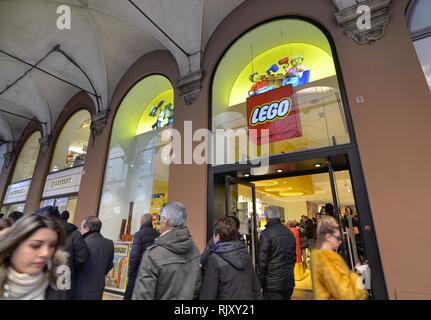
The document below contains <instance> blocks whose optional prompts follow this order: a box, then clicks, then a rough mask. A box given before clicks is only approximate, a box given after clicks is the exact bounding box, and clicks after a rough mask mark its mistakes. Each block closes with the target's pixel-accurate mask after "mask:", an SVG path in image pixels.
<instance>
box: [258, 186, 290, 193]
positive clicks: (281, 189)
mask: <svg viewBox="0 0 431 320" xmlns="http://www.w3.org/2000/svg"><path fill="white" fill-rule="evenodd" d="M290 190H293V188H292V187H286V186H285V187H270V188H265V191H268V192H279V191H290Z"/></svg>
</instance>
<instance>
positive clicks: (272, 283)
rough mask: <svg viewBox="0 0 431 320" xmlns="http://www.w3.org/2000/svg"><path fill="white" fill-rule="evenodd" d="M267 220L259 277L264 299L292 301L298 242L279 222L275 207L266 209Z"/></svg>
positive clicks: (261, 243)
mask: <svg viewBox="0 0 431 320" xmlns="http://www.w3.org/2000/svg"><path fill="white" fill-rule="evenodd" d="M265 216H266V219H267V221H268V223H267V224H266V228H265V230H264V231H263V232H262V234H261V235H260V239H259V261H258V275H259V280H260V282H261V285H262V288H263V298H264V299H265V300H290V297H291V296H292V293H293V288H294V287H295V278H294V273H293V271H294V268H295V263H296V241H295V237H294V235H293V233H292V232H291V231H290V230H289V229H288V228H286V227H285V226H284V225H283V224H282V223H281V220H280V210H279V208H278V207H276V206H269V207H267V208H266V209H265Z"/></svg>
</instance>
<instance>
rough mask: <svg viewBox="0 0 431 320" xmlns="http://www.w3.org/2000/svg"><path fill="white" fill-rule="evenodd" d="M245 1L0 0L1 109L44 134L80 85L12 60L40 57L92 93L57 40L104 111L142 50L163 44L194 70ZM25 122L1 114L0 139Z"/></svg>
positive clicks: (15, 133) (11, 137)
mask: <svg viewBox="0 0 431 320" xmlns="http://www.w3.org/2000/svg"><path fill="white" fill-rule="evenodd" d="M243 1H245V0H133V1H128V0H0V50H2V51H3V52H0V109H1V110H6V111H7V112H11V113H15V114H19V115H21V116H24V117H27V118H29V119H31V118H36V119H37V120H39V121H41V122H45V123H46V126H44V134H49V133H50V132H51V130H52V128H53V126H54V124H55V121H56V120H57V118H58V116H59V114H60V112H61V111H62V109H63V108H64V106H65V104H66V103H67V102H68V101H69V100H70V98H71V97H72V96H73V95H75V94H76V93H77V92H78V91H80V89H79V88H76V87H74V86H72V85H70V84H67V83H64V82H62V81H60V80H58V79H55V78H54V77H52V76H50V75H47V74H45V73H43V72H40V71H39V70H35V69H33V70H30V69H31V66H29V65H26V64H25V63H23V62H22V61H18V60H17V59H16V58H19V59H22V60H23V61H26V62H28V63H30V64H36V63H38V62H39V60H41V59H42V61H41V62H40V63H39V64H38V67H39V68H41V69H43V70H46V71H48V72H49V73H51V74H52V75H55V76H57V77H60V78H62V79H64V80H66V81H69V82H70V83H72V84H74V85H76V86H78V87H80V88H83V89H85V90H87V91H88V92H90V93H93V92H94V91H93V89H92V87H91V84H90V81H89V80H88V79H87V78H86V76H85V75H84V73H83V72H81V71H80V70H79V69H78V67H77V66H76V65H74V64H73V63H72V62H71V61H70V60H68V59H67V58H66V56H65V55H63V54H62V53H61V52H59V51H58V50H57V51H56V50H54V51H53V48H54V47H55V46H57V45H60V48H59V49H60V50H62V51H63V52H64V53H66V55H67V56H69V57H70V58H71V59H73V61H75V62H76V64H77V65H79V67H80V68H82V70H83V71H85V74H86V75H87V76H88V78H89V79H90V80H91V82H92V84H93V85H94V87H95V91H96V92H97V94H98V95H99V96H100V99H99V101H100V108H101V109H102V110H103V109H106V108H107V107H108V105H109V103H110V99H111V97H112V94H113V92H114V89H115V87H116V85H117V84H118V82H119V80H120V78H121V77H122V76H123V75H124V73H125V72H126V71H127V69H128V68H129V67H130V66H131V65H132V64H133V63H134V62H135V61H136V60H137V59H138V58H139V57H140V56H142V55H144V54H146V53H149V52H151V51H154V50H159V49H167V50H169V51H170V52H171V53H172V55H173V56H174V57H175V59H176V60H177V63H178V67H179V71H180V74H181V76H184V75H186V74H188V73H189V72H193V71H196V70H198V69H199V68H200V66H199V63H200V59H201V54H202V52H203V51H204V50H205V46H206V44H207V42H208V40H209V38H210V37H211V35H212V33H213V32H214V30H215V29H216V28H217V26H218V25H219V23H220V22H221V21H222V20H223V19H224V18H225V17H226V16H227V15H228V14H229V13H230V12H231V11H232V10H233V9H235V8H236V7H237V6H238V5H240V4H241V3H242V2H243ZM60 5H67V6H69V8H70V9H71V29H70V30H60V29H58V28H57V20H58V18H59V17H60V16H61V13H57V8H58V7H59V6H60ZM135 5H136V6H137V7H138V8H139V9H140V10H142V11H143V12H144V13H145V14H146V15H147V16H148V17H149V18H150V19H152V20H153V21H154V22H155V23H156V24H157V25H158V26H159V27H160V28H161V29H163V31H165V33H166V34H167V35H169V37H171V38H172V39H173V40H174V41H175V42H177V43H178V44H179V46H180V47H181V48H182V49H183V50H184V51H185V52H186V53H187V54H188V55H190V57H188V56H187V55H186V54H184V53H183V52H182V50H180V49H179V48H178V47H176V46H175V45H174V44H173V42H172V41H170V40H169V39H168V38H167V37H166V35H164V34H163V33H162V32H161V31H160V30H158V29H157V28H156V27H155V26H154V25H153V24H152V23H151V22H150V21H149V20H148V19H147V18H146V17H145V16H144V15H143V14H142V13H141V12H140V11H139V10H138V8H137V7H136V6H135ZM51 51H52V52H51ZM45 56H46V57H45ZM29 70H30V71H29ZM23 75H24V76H23ZM21 77H22V78H21ZM19 78H20V79H19ZM17 79H19V80H18V81H17ZM11 84H13V86H11V87H10V88H8V86H9V85H11ZM29 121H30V120H28V119H23V118H20V117H17V116H15V115H12V114H7V113H5V112H0V139H2V140H7V141H17V140H18V139H19V137H20V135H21V133H22V131H23V129H24V128H25V126H26V125H27V124H28V123H29Z"/></svg>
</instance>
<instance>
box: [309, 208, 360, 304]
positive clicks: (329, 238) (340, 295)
mask: <svg viewBox="0 0 431 320" xmlns="http://www.w3.org/2000/svg"><path fill="white" fill-rule="evenodd" d="M317 238H318V243H319V245H318V248H317V249H314V250H313V251H312V253H311V274H312V280H313V287H314V298H315V299H316V300H365V299H366V298H367V296H368V294H367V291H366V290H364V289H363V288H362V287H361V281H360V280H359V276H358V275H357V274H356V273H354V272H352V271H350V269H349V267H348V266H347V264H346V262H345V261H344V259H343V258H342V257H341V256H340V255H339V254H338V253H337V252H336V251H335V250H337V249H338V247H339V246H340V244H341V234H340V229H339V227H338V223H337V221H336V220H335V219H334V218H333V217H329V216H328V217H323V218H321V219H320V221H319V224H318V226H317Z"/></svg>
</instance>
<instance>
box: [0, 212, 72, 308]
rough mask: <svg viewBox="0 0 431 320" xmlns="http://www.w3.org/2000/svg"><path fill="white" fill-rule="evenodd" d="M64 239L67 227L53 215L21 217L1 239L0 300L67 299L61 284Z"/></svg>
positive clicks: (64, 262) (34, 214)
mask: <svg viewBox="0 0 431 320" xmlns="http://www.w3.org/2000/svg"><path fill="white" fill-rule="evenodd" d="M64 241H65V236H64V231H63V228H62V227H61V225H60V224H59V223H58V221H57V220H56V219H54V218H51V217H50V216H46V215H44V216H42V215H39V214H36V213H32V214H28V215H25V216H24V217H23V218H21V219H20V220H19V221H17V222H16V223H15V224H14V225H13V226H12V227H11V229H10V230H9V231H8V233H7V235H6V236H5V237H4V238H3V239H2V240H1V241H0V300H59V299H65V298H66V297H65V294H64V292H63V291H62V289H63V288H58V287H57V283H58V281H57V280H59V279H58V274H59V273H57V269H58V267H60V266H63V265H65V264H66V253H65V252H64V251H62V250H61V249H60V248H61V247H62V246H63V245H64ZM65 276H66V277H67V272H66V274H65ZM59 282H60V283H63V282H61V281H59Z"/></svg>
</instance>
